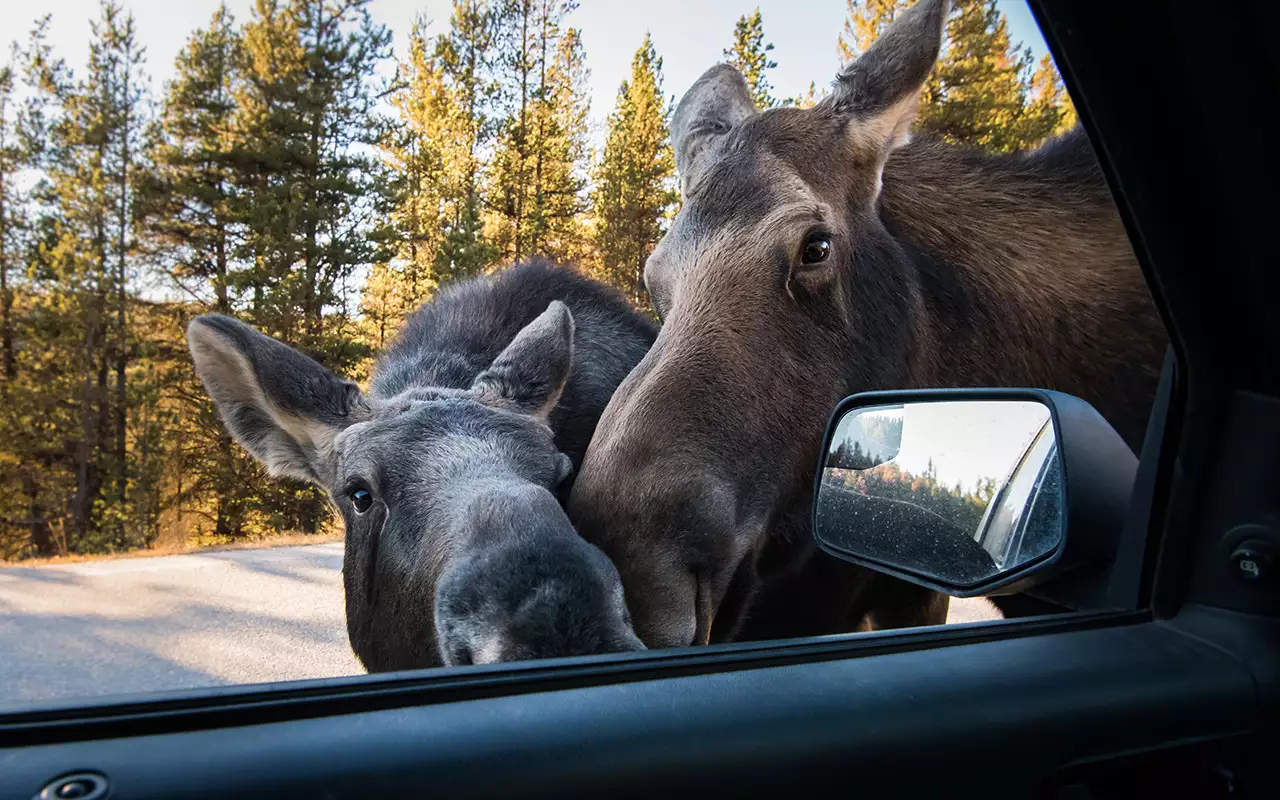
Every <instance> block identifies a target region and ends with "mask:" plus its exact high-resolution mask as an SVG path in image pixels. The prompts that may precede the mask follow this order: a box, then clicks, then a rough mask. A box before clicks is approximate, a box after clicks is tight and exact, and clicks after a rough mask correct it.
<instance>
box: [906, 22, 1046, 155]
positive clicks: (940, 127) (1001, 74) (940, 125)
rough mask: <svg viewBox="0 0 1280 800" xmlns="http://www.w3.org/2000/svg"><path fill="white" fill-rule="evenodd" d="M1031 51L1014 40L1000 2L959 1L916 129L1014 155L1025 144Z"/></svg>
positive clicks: (925, 96)
mask: <svg viewBox="0 0 1280 800" xmlns="http://www.w3.org/2000/svg"><path fill="white" fill-rule="evenodd" d="M1030 65H1031V51H1030V50H1028V49H1025V48H1019V47H1017V46H1015V45H1013V44H1012V43H1011V42H1010V41H1009V33H1008V23H1007V21H1006V20H1005V17H1004V14H1002V13H1000V10H999V9H998V8H997V7H996V2H995V0H957V2H956V3H955V4H954V7H953V10H952V13H951V16H950V18H949V19H948V20H947V45H946V50H945V52H944V53H943V56H942V59H941V60H940V62H939V64H938V66H937V68H936V69H935V70H934V72H933V74H932V75H931V76H930V78H929V81H928V83H927V85H926V86H925V89H924V92H923V93H922V98H921V99H922V102H921V105H920V112H919V115H918V117H917V128H918V129H919V130H921V131H924V132H927V133H930V134H933V135H935V136H939V137H941V138H943V139H946V140H947V141H951V142H956V143H964V144H969V145H976V146H977V147H980V148H982V149H983V150H987V151H989V152H1012V151H1015V150H1018V149H1021V148H1023V147H1025V146H1027V145H1028V144H1029V143H1028V142H1027V141H1026V140H1025V139H1024V136H1023V131H1024V129H1025V125H1024V123H1023V117H1024V115H1025V113H1026V100H1027V87H1026V78H1025V75H1026V73H1028V72H1029V70H1030Z"/></svg>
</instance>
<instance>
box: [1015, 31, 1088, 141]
mask: <svg viewBox="0 0 1280 800" xmlns="http://www.w3.org/2000/svg"><path fill="white" fill-rule="evenodd" d="M1078 122H1079V117H1077V115H1076V108H1075V106H1074V105H1073V104H1072V102H1071V96H1070V95H1068V94H1067V90H1066V88H1065V87H1064V86H1063V85H1062V78H1060V77H1059V76H1058V70H1057V68H1056V67H1055V66H1054V64H1053V58H1052V57H1051V56H1049V55H1048V54H1047V53H1046V54H1045V56H1044V57H1043V58H1041V59H1040V65H1039V66H1038V67H1037V68H1036V71H1035V74H1034V75H1032V76H1031V86H1030V99H1029V102H1028V103H1027V111H1026V114H1025V115H1024V130H1023V131H1022V139H1023V140H1024V141H1026V142H1030V143H1035V142H1039V141H1041V140H1043V139H1045V138H1047V137H1050V136H1059V135H1061V134H1064V133H1066V132H1067V131H1069V130H1071V129H1072V128H1074V127H1075V126H1076V124H1077V123H1078Z"/></svg>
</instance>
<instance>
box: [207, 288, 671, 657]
mask: <svg viewBox="0 0 1280 800" xmlns="http://www.w3.org/2000/svg"><path fill="white" fill-rule="evenodd" d="M655 335H656V334H655V330H654V327H653V325H652V323H650V322H649V321H648V319H647V318H646V317H645V316H643V315H641V314H639V313H637V312H635V311H633V310H632V309H631V308H630V306H628V305H627V303H626V302H625V301H624V300H623V299H622V297H621V296H620V295H619V294H617V293H615V292H614V291H613V290H611V289H609V288H607V287H605V286H603V285H601V284H598V283H595V282H594V281H591V280H589V279H587V278H585V277H582V276H580V275H579V274H577V273H576V272H573V271H571V270H570V269H567V268H559V267H553V266H550V265H547V264H542V263H529V264H524V265H519V266H516V267H514V268H511V269H506V270H503V271H499V272H498V273H496V274H495V275H493V276H490V277H481V278H477V279H473V280H470V281H466V282H462V283H460V284H457V285H455V286H453V287H452V288H451V289H449V290H447V291H445V292H442V293H441V294H439V295H438V296H436V297H435V298H434V299H433V300H432V301H430V302H429V303H427V304H426V305H425V306H424V307H422V308H421V309H420V310H419V311H417V312H416V313H415V314H414V315H413V316H411V317H410V318H409V319H408V320H407V321H406V323H405V325H404V327H403V329H402V330H401V331H400V333H399V335H398V337H397V338H396V340H395V342H394V343H393V344H392V345H391V346H390V347H389V348H388V349H387V350H386V352H385V353H384V354H383V355H382V356H381V358H380V360H379V361H378V363H377V364H376V365H375V368H374V372H373V376H372V381H371V384H372V386H371V391H370V393H369V394H368V395H366V394H364V393H362V392H361V391H360V389H359V388H358V387H357V386H356V385H355V384H354V383H352V382H350V381H347V380H343V379H341V378H339V377H337V376H336V375H334V374H333V373H331V372H330V371H329V370H327V369H326V368H324V367H323V366H322V365H320V364H319V363H318V362H316V361H314V360H312V359H311V358H308V357H307V356H305V355H303V354H302V353H300V352H298V351H296V350H294V349H293V348H291V347H289V346H287V345H285V344H284V343H282V342H279V341H277V340H275V339H272V338H270V337H268V336H266V335H264V334H262V333H260V332H258V331H257V330H255V329H254V328H252V327H250V326H249V325H246V324H245V323H243V322H239V321H237V320H235V319H232V318H230V317H227V316H220V315H205V316H200V317H197V318H195V319H194V320H193V321H192V322H191V323H190V324H189V326H188V330H187V339H188V344H189V347H190V350H191V354H192V357H193V359H194V361H195V365H196V370H197V372H198V373H199V376H200V378H201V380H202V382H203V384H204V386H205V389H206V391H208V393H209V395H210V396H211V397H212V398H213V400H214V403H215V405H216V406H217V408H218V412H219V414H220V416H221V417H222V420H223V422H224V424H225V425H226V427H227V429H228V430H229V431H230V432H231V434H232V435H233V436H234V437H235V439H236V440H237V441H238V442H239V443H240V444H241V445H242V446H244V448H245V449H246V450H248V451H249V453H251V454H252V455H253V456H254V457H255V458H257V459H258V460H259V461H260V462H262V463H263V464H264V465H265V466H266V468H267V470H268V471H269V472H270V474H272V475H273V476H277V477H286V476H287V477H291V478H296V479H300V480H303V481H309V482H311V483H313V484H316V485H318V486H320V487H322V488H323V489H325V490H326V491H327V492H328V494H329V497H330V498H331V499H332V501H333V503H334V504H335V505H336V506H337V507H338V509H339V510H340V511H341V513H342V517H343V520H344V522H345V523H346V551H345V556H344V559H343V585H344V590H345V593H346V610H347V633H348V637H349V639H350V642H351V646H352V649H353V650H354V651H355V653H356V655H357V656H358V657H359V659H360V660H361V662H362V663H363V664H364V666H365V668H366V669H368V670H369V671H371V672H377V671H386V670H401V669H412V668H421V667H430V666H439V665H441V664H447V665H460V664H471V663H487V662H495V661H511V660H517V659H525V658H542V657H551V656H569V655H580V654H590V653H607V652H617V651H627V650H638V649H643V645H642V644H641V642H640V641H639V639H637V638H636V636H635V634H634V633H633V630H632V627H631V624H630V618H629V616H628V614H627V605H626V602H625V599H624V595H623V587H622V584H621V582H620V580H619V575H618V572H617V570H616V569H615V568H614V566H613V564H612V562H610V561H609V559H608V558H607V557H606V556H605V555H604V554H603V553H602V552H601V551H600V550H599V549H598V548H596V547H594V546H593V545H590V544H588V543H587V542H586V541H585V540H583V539H582V538H581V537H579V536H578V535H577V533H576V532H575V530H574V528H573V525H572V524H571V523H570V522H569V519H568V517H567V516H566V515H565V511H564V509H563V507H562V501H563V500H564V499H565V498H566V497H567V493H568V491H569V489H570V488H571V486H572V484H573V481H574V475H575V473H576V469H577V468H578V467H579V466H580V465H581V462H582V458H583V456H584V455H585V453H586V449H587V444H588V442H589V441H590V440H591V437H592V433H593V431H594V429H595V425H596V422H597V420H598V419H599V417H600V414H601V413H602V412H603V410H604V408H605V405H606V403H607V402H608V400H609V398H610V396H611V395H612V394H613V391H614V389H615V388H616V387H617V385H618V384H619V383H621V381H622V380H623V378H625V377H626V375H627V374H628V373H629V372H630V371H631V370H632V368H633V367H635V365H636V364H637V363H638V362H639V361H640V359H641V358H642V357H643V356H644V354H645V352H646V351H647V350H648V348H649V346H650V345H651V344H652V343H653V340H654V337H655Z"/></svg>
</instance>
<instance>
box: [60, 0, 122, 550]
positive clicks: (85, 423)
mask: <svg viewBox="0 0 1280 800" xmlns="http://www.w3.org/2000/svg"><path fill="white" fill-rule="evenodd" d="M91 30H92V33H93V38H92V41H91V44H90V53H89V61H88V68H87V73H86V77H85V78H84V80H83V81H80V82H79V83H77V84H75V85H74V86H72V85H63V86H57V87H51V88H52V89H53V90H54V91H57V92H58V97H59V99H60V102H61V104H62V107H63V110H62V113H61V116H60V119H59V120H58V123H57V125H56V126H55V127H54V129H53V136H52V142H51V152H52V153H53V154H54V155H53V156H52V158H51V163H50V169H49V175H50V183H51V189H52V191H53V193H54V197H55V202H56V205H57V219H56V223H55V225H56V234H55V237H56V238H55V239H54V240H53V241H51V249H52V252H51V253H50V254H49V257H48V264H49V266H50V268H51V269H52V276H51V277H52V278H53V280H52V286H51V289H52V294H51V296H50V298H49V300H50V305H49V308H50V310H54V309H56V311H57V313H59V314H60V315H63V322H64V329H65V330H66V331H78V332H81V333H82V338H81V341H80V342H79V344H78V346H71V347H68V350H69V351H70V352H64V353H62V354H61V355H62V356H63V357H64V358H66V360H67V362H68V363H70V364H72V365H74V366H75V368H76V369H77V370H78V371H79V381H80V386H79V392H78V394H79V412H80V414H79V416H80V419H79V431H78V434H79V435H78V437H77V439H76V446H75V464H76V492H75V496H74V498H73V499H72V503H71V508H72V516H73V530H74V541H75V543H76V546H77V547H79V548H82V549H83V548H89V549H101V548H114V547H119V546H127V545H128V542H127V541H126V540H127V537H128V535H129V533H128V531H127V530H126V525H125V523H124V517H125V516H126V515H127V510H126V508H125V501H126V497H127V491H126V490H127V484H128V463H127V459H128V454H127V452H125V451H126V447H127V438H128V427H127V426H128V416H127V404H128V392H127V389H128V387H127V366H128V361H129V349H130V347H131V343H130V341H129V339H128V331H127V326H126V322H127V308H128V305H129V290H128V267H127V265H128V261H129V257H130V249H131V242H130V240H129V237H130V233H131V226H132V220H131V217H130V204H131V202H132V187H131V181H132V177H133V176H132V174H131V172H132V169H133V167H134V164H135V161H136V154H137V148H138V144H139V135H140V131H141V129H142V119H141V110H142V104H143V98H142V95H141V92H140V89H141V82H142V78H141V74H140V67H141V52H140V49H139V48H138V46H137V44H136V41H135V39H134V34H133V21H132V17H131V16H129V15H128V14H126V13H124V12H123V11H122V10H121V9H120V7H119V6H118V5H116V4H115V3H114V2H104V3H103V4H102V7H101V16H100V18H99V19H98V20H97V21H95V22H94V23H92V25H91ZM58 338H59V339H61V340H62V342H61V343H62V344H67V343H66V342H65V335H64V336H62V337H58ZM113 388H114V391H112V389H113ZM72 396H75V395H74V393H73V394H72ZM104 490H106V491H107V494H105V495H104Z"/></svg>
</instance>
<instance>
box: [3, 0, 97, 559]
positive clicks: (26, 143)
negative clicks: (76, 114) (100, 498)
mask: <svg viewBox="0 0 1280 800" xmlns="http://www.w3.org/2000/svg"><path fill="white" fill-rule="evenodd" d="M48 26H49V18H48V17H47V16H46V17H44V18H42V19H41V20H39V21H38V22H37V24H36V25H35V27H34V28H33V29H32V31H31V35H30V38H29V40H28V43H27V45H26V46H25V47H24V48H21V49H20V50H19V52H17V53H16V54H15V56H16V58H15V61H11V62H10V67H11V70H12V72H11V75H12V76H13V78H14V79H17V78H19V76H20V86H21V89H20V90H18V91H17V92H16V95H18V96H21V97H22V100H21V103H20V104H17V105H16V106H15V107H13V108H14V113H13V115H12V116H9V117H7V122H6V126H7V133H8V135H10V136H12V137H13V138H11V139H8V140H7V141H8V142H9V144H8V145H7V146H6V148H5V151H6V158H7V159H12V161H6V165H7V167H8V168H16V169H17V170H20V171H21V170H25V171H26V172H27V174H28V175H29V176H31V177H32V178H34V179H35V180H34V181H28V182H27V185H26V186H25V187H22V186H19V185H17V184H13V183H6V185H5V197H6V206H7V208H6V213H7V223H6V233H7V234H8V238H7V241H8V249H7V251H6V265H7V267H8V269H9V274H8V276H7V277H8V284H7V286H6V287H5V288H6V290H7V291H6V296H5V298H4V303H5V308H4V311H5V319H4V322H5V325H6V329H5V334H6V336H7V337H8V338H7V340H6V345H7V347H6V354H5V355H6V362H5V374H4V380H3V402H0V425H3V426H4V429H5V430H6V431H8V432H9V433H8V435H7V436H6V437H5V438H4V440H3V441H0V554H3V555H7V556H10V557H12V555H15V554H19V553H22V552H26V551H27V549H28V548H30V550H31V551H34V552H35V553H37V554H39V555H53V554H54V553H56V552H58V551H59V550H60V549H64V548H65V540H63V541H61V542H60V541H59V539H60V537H58V536H57V532H58V531H59V530H60V529H61V525H60V524H59V523H61V522H62V521H63V520H62V510H63V509H65V508H67V507H68V505H69V503H68V498H70V496H71V495H72V493H73V491H74V487H75V484H74V476H75V473H76V469H75V461H74V456H75V455H76V447H75V436H76V431H77V429H78V428H77V425H78V423H79V419H78V417H77V414H76V412H77V411H78V410H79V409H78V406H76V405H75V404H74V402H73V401H74V398H75V397H76V393H77V391H78V389H79V382H78V380H77V374H76V371H75V369H74V366H73V364H72V363H71V361H70V359H69V358H68V355H69V354H70V353H73V352H74V351H75V348H76V342H75V333H76V332H75V330H74V329H69V328H68V325H69V324H72V325H73V324H75V323H76V322H77V321H78V320H77V319H76V316H75V315H74V310H75V309H74V297H75V296H74V294H73V293H72V292H59V293H56V294H53V295H52V296H50V294H51V293H50V292H48V287H50V286H51V285H53V279H54V278H55V276H56V274H57V272H56V269H55V266H54V264H53V253H54V252H55V250H56V247H57V244H58V243H59V242H60V241H61V239H62V229H61V227H60V226H59V224H58V221H57V200H58V198H57V195H56V194H55V193H54V187H53V185H52V183H51V182H50V181H49V180H47V179H46V178H45V170H46V169H47V168H48V167H49V166H50V165H51V164H52V163H53V161H54V156H55V139H54V132H55V127H56V126H57V124H58V122H59V116H60V113H61V110H62V108H63V102H64V100H65V97H66V92H67V90H68V88H69V77H68V75H67V73H66V70H65V67H64V66H63V65H62V62H61V61H60V60H57V59H55V58H54V56H53V52H52V48H51V46H50V44H49V42H48ZM13 97H14V95H11V96H10V100H11V102H13Z"/></svg>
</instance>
